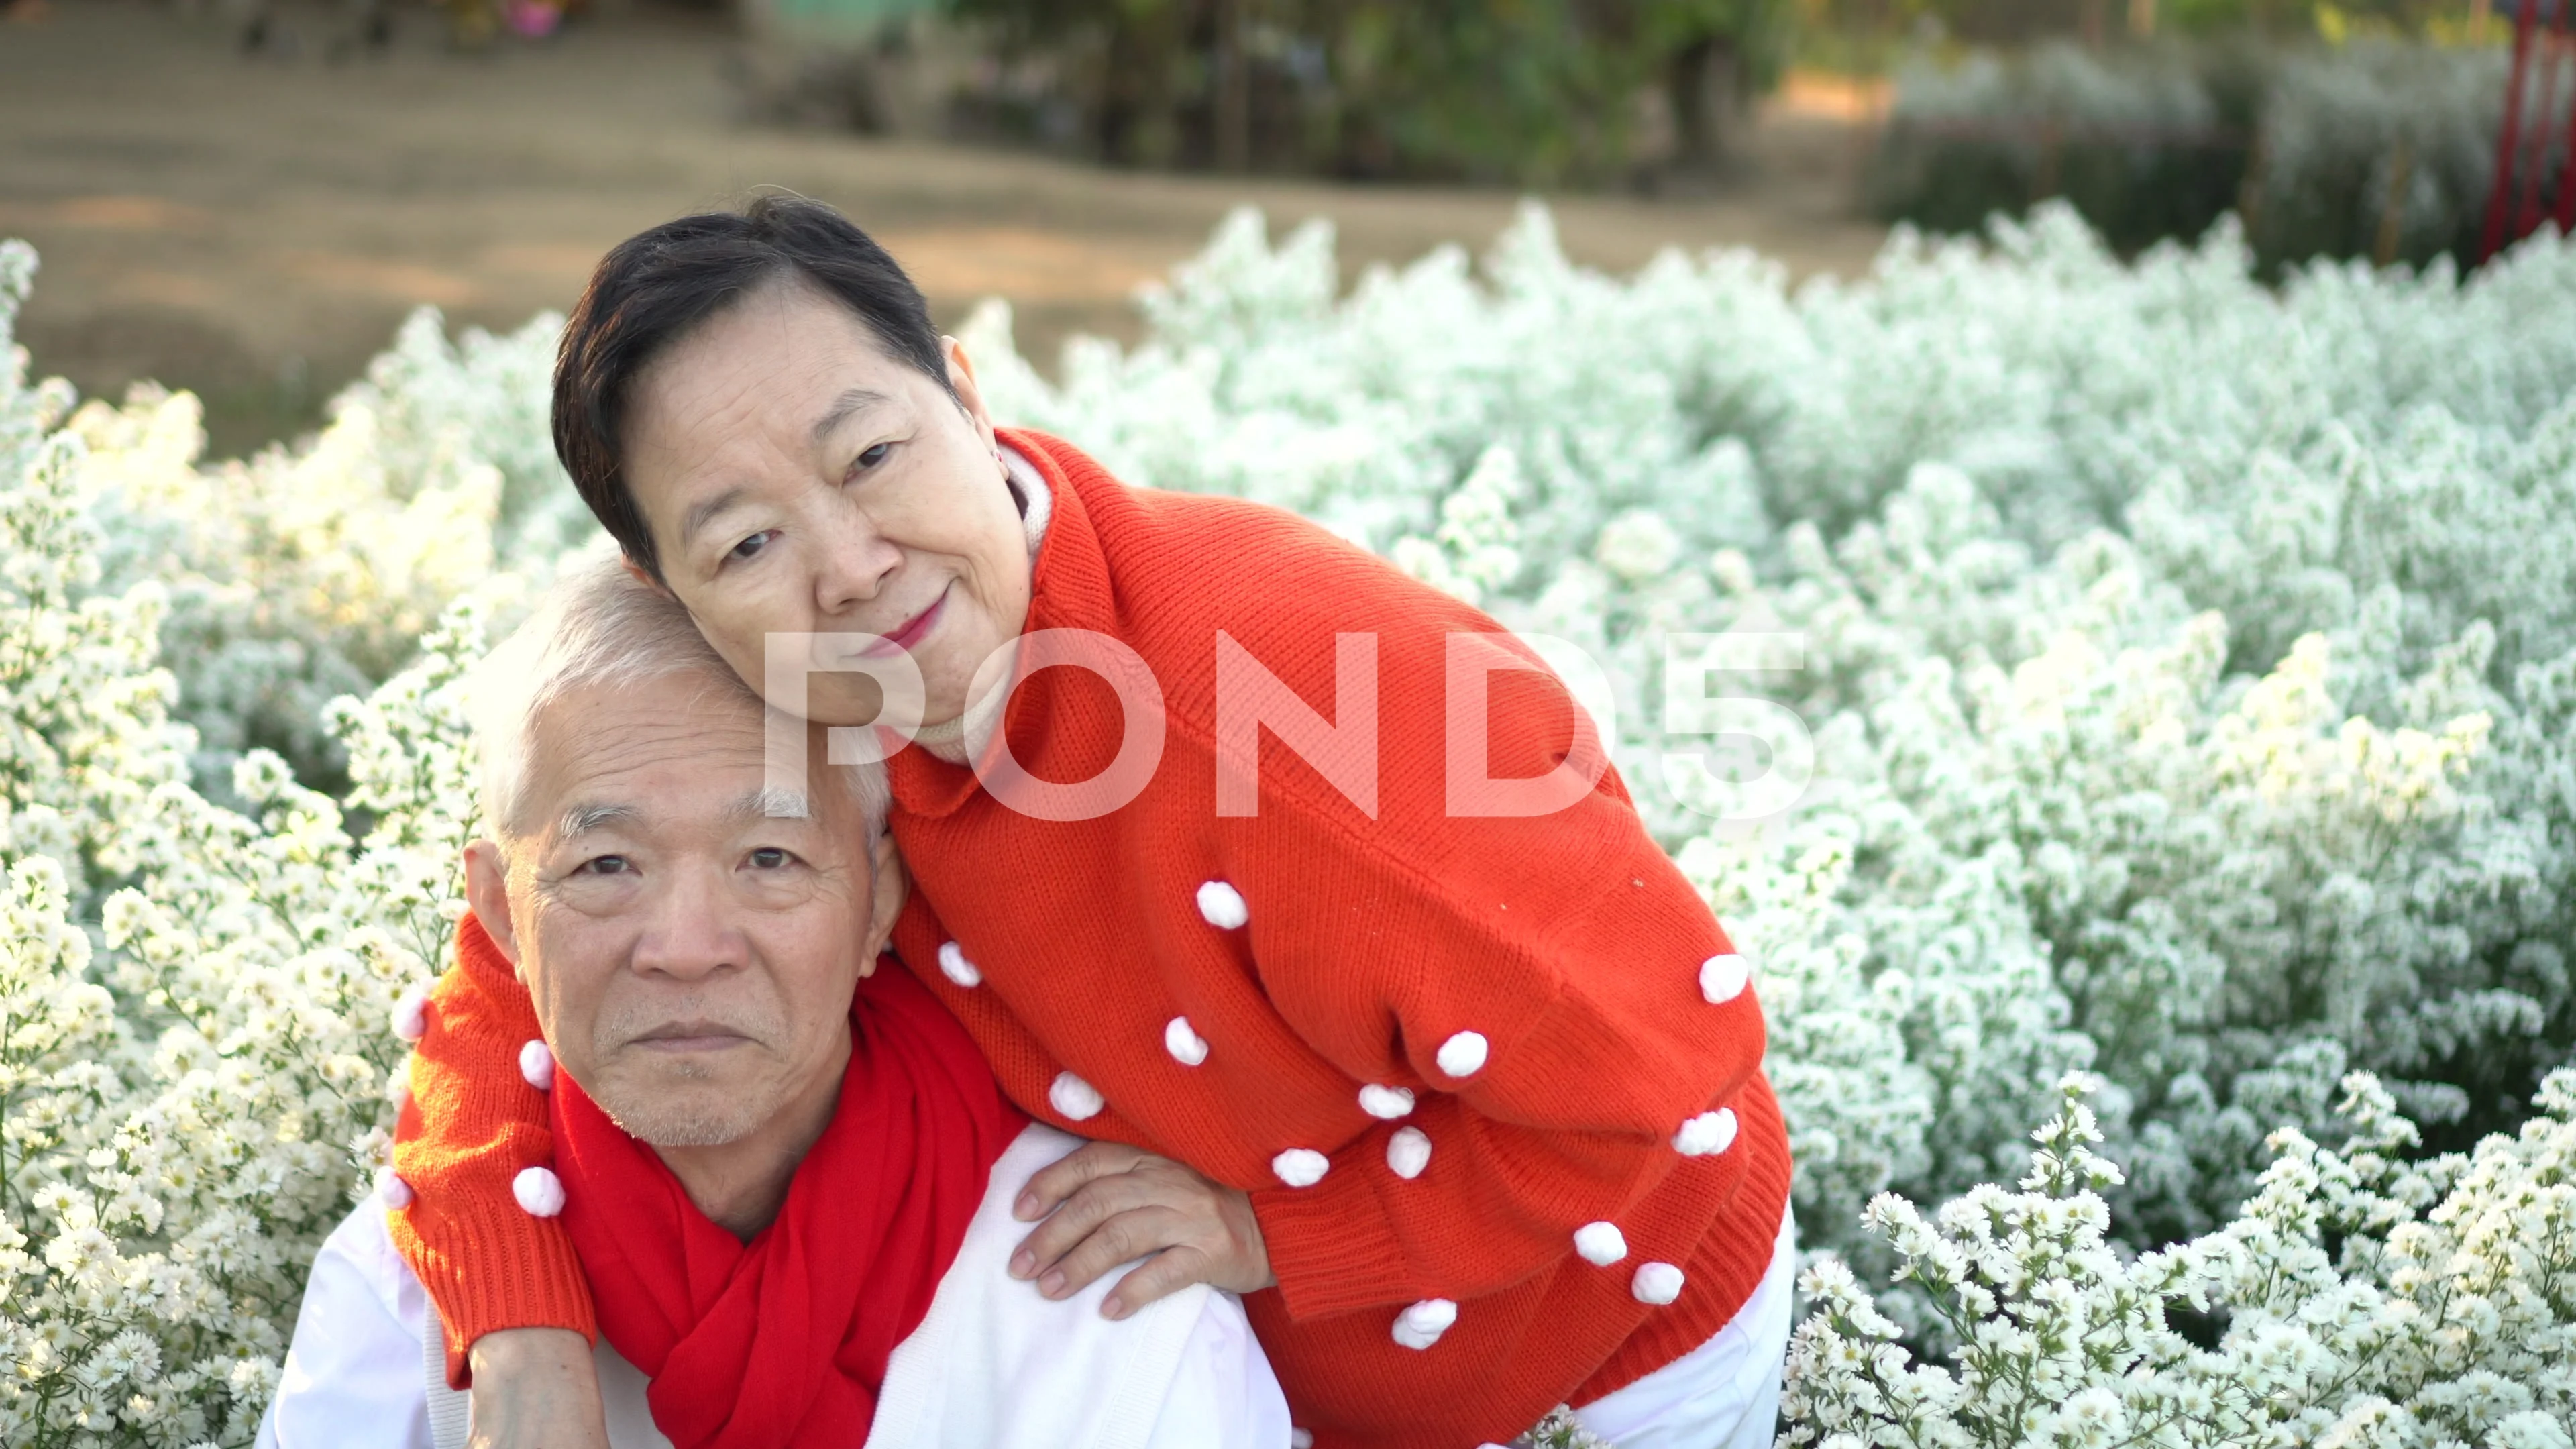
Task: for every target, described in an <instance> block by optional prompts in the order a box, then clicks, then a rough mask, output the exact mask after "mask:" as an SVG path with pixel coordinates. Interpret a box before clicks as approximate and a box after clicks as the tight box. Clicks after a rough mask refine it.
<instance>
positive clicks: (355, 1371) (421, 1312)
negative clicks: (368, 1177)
mask: <svg viewBox="0 0 2576 1449" xmlns="http://www.w3.org/2000/svg"><path fill="white" fill-rule="evenodd" d="M428 1317H429V1299H428V1295H427V1294H426V1293H424V1292H423V1291H422V1290H421V1286H420V1280H419V1279H417V1278H415V1277H413V1276H412V1272H411V1269H410V1268H409V1267H408V1266H406V1265H405V1264H404V1263H403V1260H402V1255H401V1254H399V1253H397V1252H395V1251H394V1244H393V1236H392V1234H391V1233H390V1232H388V1231H387V1229H386V1227H385V1208H384V1204H383V1203H381V1202H379V1201H377V1200H376V1199H375V1198H372V1197H370V1198H368V1199H367V1200H366V1201H364V1202H362V1203H359V1204H358V1205H357V1206H356V1207H355V1208H354V1209H352V1210H351V1211H350V1213H349V1215H348V1216H347V1217H345V1218H343V1219H341V1220H340V1225H339V1226H338V1227H336V1228H334V1229H332V1231H331V1235H330V1236H329V1237H327V1238H325V1239H323V1240H322V1247H321V1250H320V1251H319V1252H317V1253H315V1254H314V1257H313V1272H312V1276H311V1277H309V1278H308V1279H307V1280H306V1281H305V1285H304V1302H303V1305H302V1306H301V1307H300V1308H299V1309H298V1310H297V1312H296V1316H295V1338H294V1341H293V1342H292V1343H290V1344H289V1345H288V1347H287V1352H286V1367H285V1371H284V1373H283V1374H282V1375H281V1376H280V1378H279V1381H278V1388H277V1398H276V1400H275V1401H274V1402H273V1403H272V1404H271V1406H270V1408H269V1413H268V1417H267V1419H266V1420H265V1421H264V1422H263V1423H262V1424H261V1426H260V1436H259V1442H260V1444H261V1446H262V1449H268V1446H278V1449H303V1446H306V1445H320V1444H330V1445H334V1446H350V1445H364V1446H384V1449H414V1446H419V1445H425V1444H428V1443H429V1442H431V1441H430V1433H429V1382H428V1374H427V1369H426V1363H427V1360H426V1359H425V1358H424V1356H423V1353H422V1347H421V1345H422V1343H423V1341H424V1339H425V1338H426V1336H427V1332H428Z"/></svg>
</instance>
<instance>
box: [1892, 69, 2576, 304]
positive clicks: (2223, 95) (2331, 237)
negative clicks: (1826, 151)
mask: <svg viewBox="0 0 2576 1449" xmlns="http://www.w3.org/2000/svg"><path fill="white" fill-rule="evenodd" d="M2504 72H2505V57H2504V55H2503V54H2502V53H2501V52H2500V51H2496V50H2492V49H2464V48H2454V47H2443V46H2435V45H2425V44H2410V43H2401V42H2398V41H2396V40H2393V39H2389V38H2386V37H2370V38H2362V39H2356V40H2354V41H2352V42H2351V43H2349V44H2344V45H2336V46H2316V45H2303V46H2295V47H2282V46H2271V47H2266V46H2259V45H2253V44H2247V43H2242V42H2226V43H2220V42H2196V43H2188V44H2185V43H2169V44H2159V45H2152V46H2128V47H2122V48H2118V49H2115V50H2111V51H2107V52H2095V51H2090V50H2086V49H2083V48H2080V47H2077V46H2075V45H2072V44H2069V43H2065V42H2053V43H2050V44H2046V45H2042V46H2039V47H2036V48H2034V49H2032V50H2029V51H2027V52H2023V53H2019V54H2004V53H1998V52H1984V51H1975V52H1969V53H1966V54H1963V55H1958V56H1953V57H1949V58H1946V59H1935V58H1932V57H1928V56H1925V57H1918V58H1916V59H1915V60H1914V61H1912V62H1911V63H1909V64H1908V65H1907V66H1906V67H1905V69H1904V70H1903V71H1902V72H1901V73H1900V76H1899V80H1898V87H1897V95H1896V103H1895V107H1894V109H1893V111H1892V113H1891V114H1890V117H1889V126H1888V131H1887V134H1886V137H1885V138H1884V140H1883V142H1882V144H1881V146H1880V149H1879V153H1878V156H1877V158H1876V162H1875V165H1874V167H1873V173H1872V177H1871V181H1870V189H1871V201H1872V205H1873V206H1874V207H1875V209H1877V210H1878V212H1879V213H1880V214H1881V215H1883V216H1885V217H1887V218H1888V219H1889V220H1892V221H1908V222H1912V223H1914V224H1915V225H1918V226H1923V227H1927V228H1930V229H1933V230H1937V231H1948V232H1973V231H1975V230H1977V229H1979V228H1981V227H1982V226H1983V225H1984V224H1985V220H1986V218H1987V217H1988V216H1990V215H1993V214H1995V213H1998V212H2000V213H2004V214H2007V215H2011V214H2018V213H2020V212H2022V211H2023V210H2025V209H2026V208H2028V207H2029V206H2030V205H2032V204H2033V203H2035V202H2038V201H2040V200H2043V199H2048V198H2055V197H2062V198H2064V199H2065V200H2066V201H2067V202H2068V203H2069V204H2071V205H2073V206H2074V207H2075V209H2076V210H2077V211H2078V212H2079V213H2081V214H2082V215H2083V216H2084V218H2085V220H2086V221H2088V222H2090V223H2091V224H2092V225H2093V226H2094V227H2096V228H2097V229H2099V230H2100V231H2102V232H2103V233H2104V234H2105V235H2106V236H2107V237H2109V238H2110V240H2111V241H2112V242H2113V243H2114V244H2115V245H2117V246H2119V247H2121V248H2122V249H2123V250H2135V249H2137V248H2141V247H2145V246H2147V245H2150V244H2152V243H2154V242H2157V241H2161V240H2165V239H2168V238H2173V239H2184V240H2188V239H2190V238H2194V237H2197V236H2199V235H2201V234H2202V233H2203V232H2205V231H2207V230H2208V229H2209V227H2210V226H2211V225H2213V224H2214V223H2215V222H2216V221H2217V220H2218V218H2219V217H2220V216H2222V215H2224V214H2226V213H2227V212H2229V211H2231V210H2234V211H2237V212H2239V213H2240V214H2241V217H2242V221H2243V226H2244V231H2245V234H2246V236H2247V237H2248V239H2249V240H2250V241H2251V242H2252V243H2253V244H2254V247H2255V250H2256V252H2257V254H2258V256H2259V257H2260V258H2261V260H2262V264H2263V265H2264V267H2265V268H2266V269H2267V270H2276V269H2278V268H2279V267H2281V266H2284V265H2287V264H2291V263H2296V262H2301V261H2305V260H2308V259H2310V258H2313V257H2369V258H2372V259H2374V260H2376V261H2379V262H2382V263H2389V262H2406V263H2412V264H2417V265H2420V264H2422V263H2425V262H2428V261H2430V260H2432V259H2433V258H2435V257H2440V256H2447V257H2450V258H2451V259H2452V260H2453V261H2454V262H2456V263H2459V264H2462V265H2465V264H2467V263H2469V262H2471V261H2473V260H2474V259H2475V256H2476V248H2477V245H2478V241H2479V234H2480V229H2481V226H2482V223H2483V220H2484V216H2485V208H2486V204H2487V198H2488V192H2489V188H2490V186H2491V184H2492V180H2493V177H2494V174H2495V138H2496V132H2497V128H2498V126H2499V125H2500V124H2501V117H2502V115H2503V106H2504V90H2505V73H2504ZM2526 104H2527V106H2528V107H2529V110H2530V115H2531V118H2532V119H2533V121H2534V122H2535V123H2536V122H2537V120H2538V119H2539V105H2538V98H2537V97H2536V96H2535V97H2533V98H2531V99H2530V100H2528V101H2527V102H2526ZM2553 147H2554V148H2557V149H2561V150H2563V143H2557V142H2553Z"/></svg>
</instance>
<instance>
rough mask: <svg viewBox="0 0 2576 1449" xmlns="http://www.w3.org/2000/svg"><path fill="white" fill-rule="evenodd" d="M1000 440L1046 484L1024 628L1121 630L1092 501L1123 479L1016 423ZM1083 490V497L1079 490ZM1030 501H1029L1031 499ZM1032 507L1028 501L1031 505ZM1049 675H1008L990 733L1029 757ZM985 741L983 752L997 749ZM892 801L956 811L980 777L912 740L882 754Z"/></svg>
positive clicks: (1042, 728)
mask: <svg viewBox="0 0 2576 1449" xmlns="http://www.w3.org/2000/svg"><path fill="white" fill-rule="evenodd" d="M997 435H998V437H999V438H1000V440H1001V443H1002V445H1003V446H1004V447H1005V448H1006V449H1008V450H1009V451H1010V452H1011V453H1013V454H1016V455H1017V456H1018V458H1019V460H1020V461H1022V462H1024V463H1026V464H1027V465H1028V466H1029V467H1030V468H1031V469H1033V470H1034V471H1035V472H1036V474H1037V477H1038V479H1039V481H1041V482H1043V483H1044V485H1045V489H1044V491H1045V494H1046V496H1047V499H1048V512H1047V516H1046V519H1045V521H1044V523H1043V525H1042V526H1041V527H1042V532H1043V536H1042V539H1041V541H1040V542H1039V543H1038V546H1037V560H1036V563H1035V565H1034V566H1033V567H1032V568H1031V570H1030V579H1029V612H1028V617H1027V618H1026V619H1025V620H1024V621H1023V622H1022V623H1021V626H1020V632H1021V633H1022V634H1023V635H1026V634H1029V633H1032V632H1034V631H1036V630H1039V629H1088V630H1096V631H1098V632H1100V633H1104V634H1110V635H1113V636H1123V635H1124V633H1125V631H1124V630H1123V629H1121V628H1120V627H1118V623H1119V621H1118V610H1117V605H1116V598H1115V590H1114V589H1113V587H1112V585H1111V582H1110V578H1109V561H1108V558H1107V556H1106V555H1105V554H1104V553H1103V552H1102V550H1101V545H1100V535H1099V532H1098V531H1097V529H1096V527H1095V526H1094V523H1093V517H1094V508H1095V507H1096V506H1099V505H1102V504H1107V505H1108V506H1111V507H1115V506H1116V499H1115V494H1114V493H1109V492H1106V491H1105V490H1117V489H1123V488H1124V486H1125V485H1123V484H1121V483H1120V482H1118V480H1117V479H1115V478H1112V477H1110V476H1109V475H1108V474H1107V473H1106V472H1104V471H1102V469H1101V467H1100V465H1099V464H1097V463H1094V462H1092V461H1091V460H1090V459H1089V458H1087V457H1084V456H1083V455H1082V453H1081V452H1080V451H1079V450H1077V449H1075V448H1074V447H1073V446H1072V445H1071V444H1068V443H1065V442H1063V441H1061V440H1059V439H1056V438H1051V437H1049V436H1047V435H1046V434H1044V433H1039V432H1033V431H1030V430H1027V429H1023V428H1002V429H998V430H997ZM1086 495H1088V496H1086ZM1033 504H1034V500H1033ZM1032 511H1034V506H1033V508H1032ZM1047 686H1048V681H1047V679H1046V678H1045V676H1044V675H1043V674H1041V675H1040V676H1039V677H1038V678H1036V679H1035V680H1032V681H1028V682H1025V683H1024V682H1021V681H1019V680H1017V679H1014V681H1013V682H1012V684H1011V686H1010V689H1009V700H1008V703H1007V704H1006V705H1005V706H1004V707H1003V711H1002V723H1001V728H1000V729H999V730H996V731H994V732H993V736H994V740H998V739H1000V738H1008V739H1009V740H1011V741H1012V742H1013V751H1014V753H1015V754H1017V755H1018V756H1019V758H1021V759H1024V760H1025V759H1028V758H1030V757H1031V756H1032V754H1033V753H1034V748H1035V746H1036V745H1037V744H1038V743H1039V742H1041V741H1042V740H1043V738H1044V736H1045V732H1046V725H1047V703H1046V701H1047V696H1048V694H1049V693H1050V692H1051V691H1050V690H1049V688H1048V687H1047ZM994 740H988V741H986V742H985V744H984V750H985V754H986V756H987V757H989V756H990V754H991V751H992V750H993V749H994V748H996V747H997V746H996V744H995V743H994ZM886 776H887V781H888V783H889V784H890V785H891V786H892V787H893V791H894V799H895V806H896V808H897V809H899V810H901V811H903V812H904V813H906V814H908V815H914V816H923V817H928V818H932V819H938V818H941V817H945V816H947V815H950V814H953V813H955V811H956V810H957V809H958V808H959V807H960V806H962V805H964V804H965V803H966V802H967V801H968V800H970V799H972V798H973V797H974V796H975V794H976V793H977V792H978V791H980V790H982V789H983V781H982V779H981V778H980V777H978V776H977V774H976V773H975V771H974V770H973V769H972V768H970V767H969V766H966V765H961V764H951V763H949V762H948V761H946V760H943V759H940V758H938V757H937V756H935V755H933V754H932V753H931V752H930V751H928V750H926V749H924V748H922V747H921V746H920V745H919V744H917V743H916V744H912V745H907V746H906V747H904V748H903V749H901V750H898V751H897V752H895V754H894V756H893V758H891V759H889V760H887V761H886Z"/></svg>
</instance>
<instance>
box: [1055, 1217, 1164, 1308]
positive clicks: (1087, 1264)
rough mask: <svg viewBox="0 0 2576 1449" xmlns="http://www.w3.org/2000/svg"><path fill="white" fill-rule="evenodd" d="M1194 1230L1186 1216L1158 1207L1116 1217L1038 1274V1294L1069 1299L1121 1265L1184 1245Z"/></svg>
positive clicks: (1104, 1223) (1106, 1221)
mask: <svg viewBox="0 0 2576 1449" xmlns="http://www.w3.org/2000/svg"><path fill="white" fill-rule="evenodd" d="M1196 1226H1197V1224H1195V1223H1193V1222H1192V1221H1191V1220H1190V1217H1189V1215H1188V1214H1187V1213H1185V1212H1181V1211H1177V1210H1175V1209H1173V1208H1171V1207H1168V1206H1165V1205H1163V1204H1160V1203H1153V1204H1148V1205H1146V1206H1144V1207H1138V1208H1134V1209H1131V1210H1129V1211H1126V1212H1122V1213H1118V1214H1116V1215H1114V1216H1112V1217H1110V1218H1108V1219H1106V1220H1104V1221H1103V1222H1102V1223H1101V1224H1100V1226H1098V1227H1096V1228H1093V1229H1092V1230H1091V1232H1090V1233H1089V1234H1088V1235H1086V1236H1085V1237H1084V1238H1083V1240H1082V1241H1081V1242H1079V1243H1076V1244H1074V1245H1073V1251H1071V1252H1069V1253H1066V1254H1065V1255H1064V1256H1063V1257H1062V1258H1059V1259H1057V1260H1056V1264H1055V1266H1054V1267H1052V1268H1049V1269H1047V1270H1045V1271H1044V1272H1042V1273H1040V1274H1039V1275H1038V1291H1039V1292H1040V1293H1043V1294H1045V1295H1046V1296H1047V1297H1049V1298H1070V1297H1072V1296H1073V1295H1074V1294H1076V1293H1079V1292H1081V1291H1082V1290H1083V1289H1085V1288H1088V1287H1090V1286H1091V1284H1092V1282H1093V1280H1095V1279H1097V1278H1099V1277H1100V1276H1101V1275H1102V1274H1104V1273H1107V1272H1108V1271H1109V1270H1110V1269H1112V1268H1115V1267H1117V1266H1118V1265H1119V1264H1121V1263H1132V1262H1134V1261H1135V1260H1136V1259H1138V1258H1142V1257H1144V1256H1146V1255H1147V1254H1150V1253H1160V1252H1162V1251H1163V1250H1164V1249H1166V1248H1169V1247H1172V1246H1173V1245H1175V1244H1178V1243H1185V1242H1188V1241H1189V1240H1190V1238H1191V1236H1192V1230H1193V1229H1194V1228H1195V1227H1196Z"/></svg>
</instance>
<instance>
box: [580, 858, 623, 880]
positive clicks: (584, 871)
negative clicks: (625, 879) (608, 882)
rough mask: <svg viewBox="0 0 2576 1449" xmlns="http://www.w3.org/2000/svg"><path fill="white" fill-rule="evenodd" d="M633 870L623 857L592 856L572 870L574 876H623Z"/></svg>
mask: <svg viewBox="0 0 2576 1449" xmlns="http://www.w3.org/2000/svg"><path fill="white" fill-rule="evenodd" d="M632 869H634V866H633V864H632V863H630V862H629V861H628V860H627V859H626V857H625V856H622V855H594V856H592V857H591V858H590V859H588V860H585V861H583V862H582V863H581V864H580V865H578V866H575V867H574V868H573V874H575V875H624V874H626V873H627V872H628V871H630V870H632Z"/></svg>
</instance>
